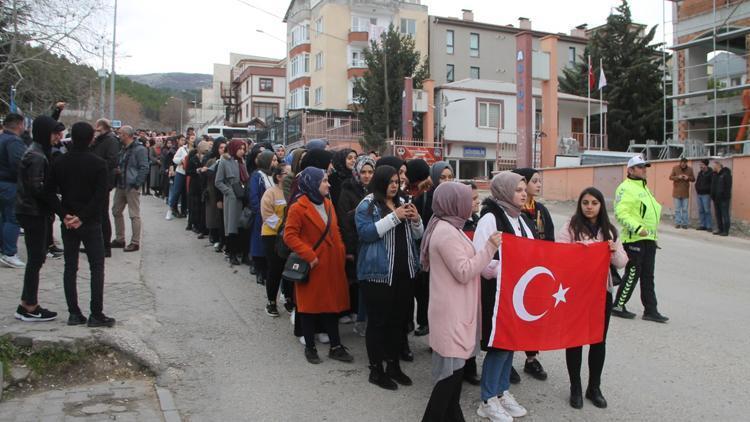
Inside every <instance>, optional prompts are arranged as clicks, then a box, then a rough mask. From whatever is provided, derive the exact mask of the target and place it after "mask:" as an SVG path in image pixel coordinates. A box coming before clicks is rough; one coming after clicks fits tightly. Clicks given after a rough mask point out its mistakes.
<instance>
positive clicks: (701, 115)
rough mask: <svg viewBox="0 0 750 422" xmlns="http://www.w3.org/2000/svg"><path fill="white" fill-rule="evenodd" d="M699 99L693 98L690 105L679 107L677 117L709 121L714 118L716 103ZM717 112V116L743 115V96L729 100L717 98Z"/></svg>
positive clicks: (729, 98)
mask: <svg viewBox="0 0 750 422" xmlns="http://www.w3.org/2000/svg"><path fill="white" fill-rule="evenodd" d="M699 100H700V99H699V98H691V99H690V103H688V104H684V105H681V106H679V107H677V116H676V117H678V118H679V119H680V120H692V119H707V118H712V119H713V117H714V101H713V100H708V99H705V97H704V99H703V101H699ZM715 112H716V115H717V116H725V115H727V114H742V112H744V109H743V107H742V96H740V95H736V96H734V97H728V98H717V99H716V108H715Z"/></svg>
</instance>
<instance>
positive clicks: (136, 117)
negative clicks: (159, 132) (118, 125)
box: [115, 94, 145, 128]
mask: <svg viewBox="0 0 750 422" xmlns="http://www.w3.org/2000/svg"><path fill="white" fill-rule="evenodd" d="M115 110H117V116H116V117H117V119H118V120H120V121H122V124H124V125H129V126H133V127H135V128H138V127H143V126H144V122H145V119H144V116H143V112H142V108H141V104H140V103H139V102H138V101H136V100H134V99H133V98H132V97H130V96H128V95H124V94H118V95H116V96H115Z"/></svg>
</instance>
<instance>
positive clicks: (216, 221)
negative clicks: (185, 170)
mask: <svg viewBox="0 0 750 422" xmlns="http://www.w3.org/2000/svg"><path fill="white" fill-rule="evenodd" d="M226 146H227V141H226V139H225V138H224V137H223V136H220V137H218V138H216V140H215V141H214V144H213V146H212V147H211V152H210V153H209V154H208V155H207V157H208V159H207V160H206V167H207V168H208V171H207V172H206V173H205V175H206V189H205V194H204V195H205V197H206V201H205V205H206V228H207V229H208V239H209V240H210V241H211V243H213V244H214V250H215V251H216V252H221V251H222V249H223V248H224V222H223V218H224V216H223V211H222V207H223V206H224V204H223V200H224V197H223V195H222V193H221V192H220V191H219V190H218V189H217V188H216V185H215V182H216V168H217V167H218V162H219V160H221V157H222V155H224V152H225V150H226Z"/></svg>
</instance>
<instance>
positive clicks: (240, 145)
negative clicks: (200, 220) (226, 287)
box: [214, 139, 250, 265]
mask: <svg viewBox="0 0 750 422" xmlns="http://www.w3.org/2000/svg"><path fill="white" fill-rule="evenodd" d="M244 157H245V143H244V142H243V141H240V140H237V139H235V140H232V141H231V142H229V145H228V146H227V154H224V156H222V158H221V160H220V161H219V165H218V166H217V168H216V178H215V180H214V186H216V189H218V190H219V191H220V192H221V193H222V195H223V201H222V208H223V215H224V233H225V235H226V237H227V239H226V242H227V247H226V250H227V256H228V257H229V263H230V264H231V265H240V259H241V256H240V255H241V253H242V252H241V251H242V245H241V244H240V238H241V236H240V235H241V234H242V231H244V230H243V229H241V228H240V224H239V222H240V214H241V213H242V207H243V201H244V198H238V197H237V196H236V194H235V192H244V190H245V187H244V186H245V185H246V184H247V182H248V181H249V180H250V176H249V175H248V174H247V168H246V167H245V163H244Z"/></svg>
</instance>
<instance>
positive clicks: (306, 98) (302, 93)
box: [290, 86, 310, 109]
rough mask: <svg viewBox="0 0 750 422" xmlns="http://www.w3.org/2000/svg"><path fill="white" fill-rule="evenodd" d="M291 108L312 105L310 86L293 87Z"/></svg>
mask: <svg viewBox="0 0 750 422" xmlns="http://www.w3.org/2000/svg"><path fill="white" fill-rule="evenodd" d="M290 94H291V100H292V101H291V103H292V105H291V108H292V109H295V108H304V107H307V106H309V105H310V87H307V86H305V87H302V88H297V89H293V90H292V91H291V92H290Z"/></svg>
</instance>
